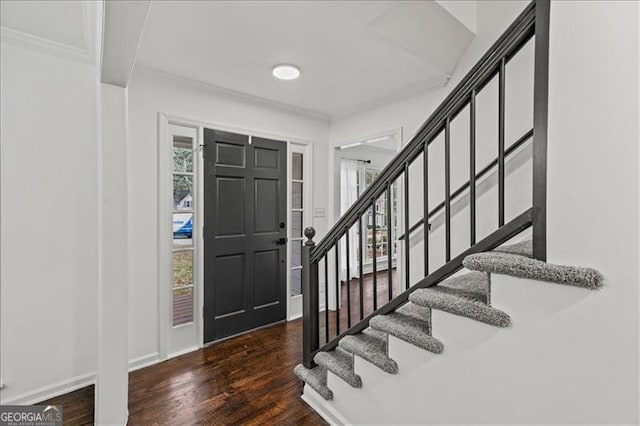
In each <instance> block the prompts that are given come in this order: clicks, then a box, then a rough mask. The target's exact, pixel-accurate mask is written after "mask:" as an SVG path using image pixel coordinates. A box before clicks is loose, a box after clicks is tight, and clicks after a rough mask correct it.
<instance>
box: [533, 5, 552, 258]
mask: <svg viewBox="0 0 640 426" xmlns="http://www.w3.org/2000/svg"><path fill="white" fill-rule="evenodd" d="M535 5H536V7H535V13H536V15H535V31H536V45H535V64H534V74H533V208H534V217H533V238H532V239H533V257H534V258H535V259H538V260H542V261H546V260H547V129H548V113H549V14H550V9H551V5H550V1H549V0H536V3H535Z"/></svg>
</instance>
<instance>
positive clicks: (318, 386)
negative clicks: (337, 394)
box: [293, 364, 333, 400]
mask: <svg viewBox="0 0 640 426" xmlns="http://www.w3.org/2000/svg"><path fill="white" fill-rule="evenodd" d="M293 372H294V373H295V375H296V376H298V378H299V379H300V380H302V381H303V382H305V383H306V384H308V385H309V386H311V387H312V388H313V389H314V390H315V391H316V392H318V393H319V394H320V395H321V396H322V397H323V398H324V399H326V400H332V399H333V392H332V391H331V389H329V388H328V387H327V370H326V369H325V368H324V367H321V366H316V367H313V368H311V369H309V368H306V367H305V366H304V365H302V364H298V365H296V366H295V368H294V369H293Z"/></svg>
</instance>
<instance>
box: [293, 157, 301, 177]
mask: <svg viewBox="0 0 640 426" xmlns="http://www.w3.org/2000/svg"><path fill="white" fill-rule="evenodd" d="M291 177H292V178H293V179H295V180H302V154H299V153H297V152H294V153H293V154H292V155H291Z"/></svg>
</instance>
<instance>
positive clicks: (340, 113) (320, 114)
mask: <svg viewBox="0 0 640 426" xmlns="http://www.w3.org/2000/svg"><path fill="white" fill-rule="evenodd" d="M136 72H141V73H147V74H155V75H156V76H158V77H160V78H164V79H165V80H169V81H173V82H179V83H183V84H189V85H191V86H193V87H196V88H198V89H201V90H206V91H207V92H209V93H211V94H213V95H218V96H220V95H222V96H227V97H229V98H231V99H236V100H240V101H244V102H251V103H253V104H257V105H261V106H265V107H267V108H272V109H276V110H279V111H283V112H287V113H293V114H297V115H301V116H304V117H309V118H313V119H316V120H320V121H324V122H327V123H330V122H331V121H336V120H341V119H344V118H346V117H349V116H352V115H356V114H360V113H363V112H366V111H371V110H373V109H376V108H379V107H381V106H384V105H389V104H392V103H395V102H400V101H402V100H405V99H411V98H414V97H417V96H420V95H423V94H425V93H429V92H433V91H436V90H439V89H442V88H443V87H445V86H446V85H447V83H449V80H450V79H451V75H449V74H445V75H442V76H440V77H437V78H434V79H430V80H426V81H421V82H419V83H416V84H413V85H409V86H405V87H402V88H400V89H398V90H395V91H393V92H391V93H387V94H385V95H382V96H379V97H377V98H374V99H371V100H369V101H367V102H362V103H357V104H353V105H350V106H347V107H344V108H340V109H338V110H337V111H334V112H330V111H322V110H316V109H311V108H305V107H301V106H297V105H293V104H288V103H285V102H279V101H273V100H270V99H267V98H263V97H260V96H255V95H251V94H249V93H245V92H240V91H236V90H232V89H228V88H225V87H222V86H217V85H215V84H211V83H207V82H205V81H202V80H197V79H194V78H191V77H185V76H182V75H178V74H174V73H172V72H169V71H164V70H160V69H157V68H153V67H150V66H148V65H143V64H136Z"/></svg>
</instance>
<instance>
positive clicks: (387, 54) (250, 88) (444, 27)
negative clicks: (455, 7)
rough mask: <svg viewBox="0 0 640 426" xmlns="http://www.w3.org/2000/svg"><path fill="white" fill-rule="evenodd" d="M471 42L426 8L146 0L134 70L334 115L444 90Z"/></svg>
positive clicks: (455, 24) (444, 14)
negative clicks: (289, 66) (296, 71)
mask: <svg viewBox="0 0 640 426" xmlns="http://www.w3.org/2000/svg"><path fill="white" fill-rule="evenodd" d="M463 20H464V19H463ZM472 38H473V33H472V32H471V30H469V28H468V27H467V26H465V25H464V24H463V23H462V22H460V21H459V20H458V19H456V18H455V17H454V16H453V15H452V14H451V13H450V12H449V11H447V10H445V8H443V7H442V6H440V5H439V4H438V3H437V2H433V1H368V2H367V1H268V2H267V1H255V2H254V1H236V2H224V1H177V2H176V1H153V2H152V5H151V10H150V12H149V16H148V20H147V24H146V28H145V32H144V34H143V37H142V41H141V46H140V53H139V56H138V63H137V66H138V65H142V66H145V67H148V68H153V69H156V70H160V71H163V72H166V73H169V74H174V75H178V76H181V77H186V78H189V79H193V80H197V81H200V82H204V83H207V84H209V85H212V86H216V87H219V88H223V89H226V90H230V91H234V92H240V93H242V94H246V95H250V96H252V97H256V98H261V99H266V100H268V101H271V102H277V103H282V104H286V105H289V106H294V107H296V108H299V109H301V110H306V111H310V112H314V113H320V114H324V115H326V116H331V117H335V116H340V115H344V114H348V113H351V112H355V111H357V110H362V109H366V108H371V107H374V106H378V105H381V104H384V103H387V102H392V101H394V100H398V99H400V98H403V97H407V96H411V95H415V94H417V93H420V92H424V91H426V90H430V89H434V88H436V87H441V86H442V85H443V84H444V83H445V82H446V81H447V79H448V76H449V75H450V74H451V73H452V72H453V69H454V68H455V66H456V64H457V62H458V60H459V58H460V56H462V54H463V53H464V51H465V49H466V47H467V46H468V44H469V43H470V41H471V39H472ZM443 41H446V42H443ZM279 63H293V64H296V65H298V66H299V67H300V68H301V70H302V75H301V77H300V78H299V79H298V80H295V81H279V80H276V79H274V78H273V77H272V75H271V68H272V67H273V66H274V65H276V64H279Z"/></svg>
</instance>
